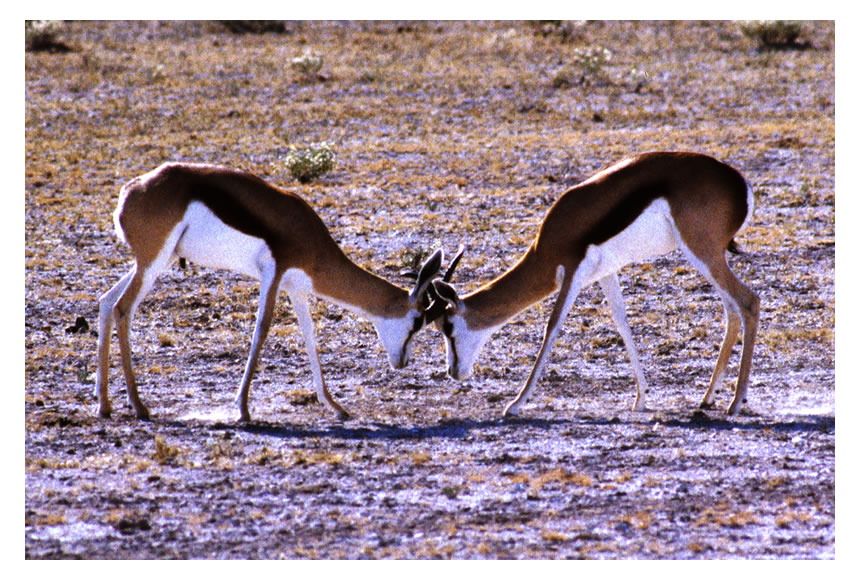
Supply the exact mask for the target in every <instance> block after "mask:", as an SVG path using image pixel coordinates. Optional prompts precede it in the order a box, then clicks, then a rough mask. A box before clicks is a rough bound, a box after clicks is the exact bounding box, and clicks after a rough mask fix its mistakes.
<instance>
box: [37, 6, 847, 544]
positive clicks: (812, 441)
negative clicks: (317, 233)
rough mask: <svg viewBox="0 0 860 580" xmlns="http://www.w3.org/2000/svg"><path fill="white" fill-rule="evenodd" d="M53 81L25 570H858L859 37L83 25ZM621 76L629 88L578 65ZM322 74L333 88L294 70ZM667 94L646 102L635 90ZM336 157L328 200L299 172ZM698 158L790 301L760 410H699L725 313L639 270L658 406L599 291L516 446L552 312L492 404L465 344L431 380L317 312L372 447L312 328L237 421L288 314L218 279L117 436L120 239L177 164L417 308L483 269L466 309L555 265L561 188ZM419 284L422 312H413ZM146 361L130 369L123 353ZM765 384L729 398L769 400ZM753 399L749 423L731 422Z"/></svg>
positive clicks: (634, 279) (158, 296) (701, 286)
mask: <svg viewBox="0 0 860 580" xmlns="http://www.w3.org/2000/svg"><path fill="white" fill-rule="evenodd" d="M60 38H61V40H62V42H63V43H64V44H65V45H66V46H67V47H68V48H70V49H71V50H70V51H67V52H61V51H55V52H33V53H27V54H26V60H25V63H26V192H25V195H26V255H25V259H26V281H25V293H26V301H25V309H26V328H25V347H26V361H25V365H26V368H25V377H26V384H25V393H24V395H25V398H24V405H25V421H26V435H25V446H26V447H25V454H26V461H25V481H26V498H25V514H24V515H25V546H26V556H27V558H171V557H175V558H277V557H285V558H341V557H344V558H359V557H369V558H448V557H453V558H833V557H834V554H835V552H834V545H835V500H834V470H835V465H834V450H835V406H834V387H835V378H834V316H835V296H834V255H835V245H834V215H835V214H834V200H835V195H834V149H835V144H834V132H835V122H834V116H835V94H834V52H835V49H834V27H833V24H832V23H828V22H821V23H816V24H814V25H809V26H808V28H807V32H806V35H805V39H804V40H805V41H806V42H807V43H808V45H807V46H806V47H805V48H796V49H792V50H780V51H767V50H759V49H758V48H757V47H756V45H755V44H754V43H753V42H752V41H751V40H750V39H748V38H745V37H744V36H742V35H741V34H740V33H739V31H738V28H737V26H736V25H735V24H734V23H730V22H724V23H692V22H677V23H647V22H643V23H622V22H615V23H600V22H589V23H563V24H561V25H559V24H553V23H545V24H534V23H468V24H463V23H430V22H422V23H408V22H402V23H393V22H392V23H305V24H296V23H291V24H288V26H287V31H286V33H284V34H276V33H267V34H259V35H258V34H244V35H242V34H233V33H230V32H228V31H226V30H225V29H224V27H222V26H220V25H219V24H217V23H183V24H168V23H104V24H103V23H94V22H88V23H66V24H64V25H63V28H62V34H61V37H60ZM595 46H599V47H605V48H607V49H609V50H610V51H611V53H612V58H611V60H610V61H608V63H605V64H603V65H602V66H599V67H598V68H597V69H596V70H583V69H581V68H578V66H577V62H576V57H575V50H576V49H577V48H581V47H595ZM305 50H311V51H314V52H317V53H319V54H321V55H322V56H323V57H324V61H325V64H324V66H323V69H322V71H321V75H320V76H319V77H315V78H310V79H303V78H300V77H299V76H297V74H296V73H294V72H293V71H292V70H291V68H290V65H289V62H290V60H291V59H292V58H293V57H296V56H299V55H300V54H301V53H302V52H303V51H305ZM634 69H635V71H634ZM316 141H328V142H330V143H331V144H332V145H333V146H334V148H335V150H336V151H337V153H338V165H337V167H336V169H335V170H334V171H333V172H332V173H330V174H328V175H326V176H325V177H324V178H322V179H321V180H318V181H316V182H312V183H310V184H307V185H300V184H298V183H295V182H294V181H293V180H291V178H290V176H289V174H288V172H287V171H286V169H285V168H284V167H283V165H282V162H281V161H282V159H283V156H284V154H285V152H286V151H287V150H288V147H289V144H291V143H292V144H299V145H303V144H308V143H311V142H316ZM652 149H684V150H694V151H700V152H704V153H708V154H711V155H714V156H716V157H718V158H720V159H723V160H725V161H727V162H729V163H730V164H732V165H734V166H735V167H737V168H738V169H739V170H741V171H742V172H743V173H744V174H745V175H746V176H747V177H748V179H749V181H750V182H751V183H752V184H753V186H754V189H755V192H756V196H757V204H758V207H757V211H756V217H755V220H754V221H753V223H752V224H751V226H750V227H749V228H748V229H747V230H746V231H745V232H744V233H743V234H742V235H741V236H740V238H739V242H740V243H741V245H742V247H743V248H744V249H745V250H746V254H744V255H742V256H739V257H734V258H732V264H733V266H734V267H735V268H736V270H737V271H738V273H739V275H740V276H741V278H743V279H744V280H746V281H748V283H749V285H750V286H751V287H752V288H753V289H754V290H755V291H756V292H757V293H758V294H759V295H760V296H761V298H762V320H761V330H760V340H759V342H758V345H757V349H756V358H755V364H754V369H753V376H752V386H751V391H750V397H749V405H748V408H747V409H748V410H747V411H746V412H745V413H743V414H742V415H740V416H738V417H732V418H726V417H725V416H723V415H722V413H721V410H719V409H718V410H714V411H708V412H706V413H703V412H699V411H696V404H697V401H698V399H699V398H700V397H701V395H702V393H703V391H704V388H705V385H706V381H707V379H708V377H709V373H710V370H711V368H712V365H713V363H714V361H715V358H716V354H717V349H718V347H719V342H720V339H721V333H722V311H721V307H720V305H719V301H718V299H717V298H716V296H715V294H714V292H713V291H712V290H711V289H710V287H709V286H708V285H707V283H706V282H705V281H704V280H703V279H702V278H700V277H699V276H698V275H697V274H696V273H695V272H694V271H693V269H692V268H691V267H690V266H688V265H687V264H686V263H684V262H683V260H682V259H681V257H680V256H679V255H677V254H671V255H669V256H667V257H665V258H661V259H658V260H655V261H654V262H653V263H649V264H643V265H636V266H631V267H628V268H626V269H624V270H623V271H622V275H621V279H622V286H623V287H624V291H625V295H626V297H627V304H628V311H629V316H630V319H631V324H632V326H633V329H634V335H635V337H636V340H637V342H638V344H639V345H640V352H641V354H642V357H643V359H644V360H643V362H644V364H645V370H646V374H647V375H648V377H649V378H650V380H651V382H652V383H653V385H654V388H653V389H652V393H651V396H650V409H651V410H649V411H647V412H642V413H634V412H632V411H629V410H628V408H629V406H630V405H631V404H632V402H633V392H634V385H633V379H632V374H631V369H630V366H629V363H628V360H627V357H626V354H625V352H624V349H623V345H622V344H621V341H620V339H619V337H618V334H617V332H616V331H615V330H614V328H613V326H612V322H611V320H610V318H609V315H608V312H607V308H606V306H605V302H604V301H603V298H602V296H601V295H600V293H599V291H598V290H597V289H596V288H595V289H589V290H587V291H586V292H584V293H583V295H582V296H581V297H580V298H579V299H578V302H577V306H576V307H575V308H574V311H573V313H572V314H571V316H570V317H569V320H568V321H567V324H566V325H565V329H564V332H563V334H562V336H561V338H560V339H559V341H558V342H557V343H556V346H555V348H554V351H553V355H552V359H551V362H550V364H549V365H548V367H547V370H546V373H545V376H544V378H543V379H542V380H541V382H540V385H539V388H538V390H537V393H536V395H535V397H534V398H533V400H532V402H531V403H530V404H529V405H528V406H527V407H526V408H525V410H524V418H523V419H521V420H517V421H513V422H505V421H502V420H501V419H500V415H501V411H502V409H503V407H504V404H505V402H506V401H507V400H509V399H510V398H511V397H512V396H513V395H514V394H515V392H516V390H517V388H518V386H519V384H520V383H521V382H522V381H523V380H524V379H525V376H526V374H527V372H528V370H529V368H530V364H531V362H532V360H533V357H534V355H535V353H536V351H537V347H538V344H539V340H540V336H541V333H542V325H543V323H544V321H545V319H546V316H547V314H548V307H549V305H548V304H543V305H541V306H540V307H537V308H534V309H532V310H531V311H529V312H527V313H525V314H524V315H522V316H521V317H519V318H518V319H516V320H515V321H514V322H512V323H511V324H509V325H507V326H505V327H504V328H503V329H502V330H501V331H500V332H499V333H498V334H497V335H496V336H495V337H494V338H493V339H492V340H491V341H490V342H489V344H488V345H487V347H486V348H485V350H484V353H483V355H482V356H481V358H480V359H479V365H478V370H477V374H476V375H475V376H474V377H473V378H471V379H470V380H468V381H465V382H462V383H457V382H454V381H452V380H451V379H449V378H447V377H446V375H445V373H444V364H443V345H442V340H441V336H440V335H439V334H438V333H437V332H436V331H435V330H429V329H428V330H426V331H425V332H424V333H423V334H422V335H421V336H420V337H419V339H418V344H417V346H416V352H415V356H414V360H413V362H412V363H411V365H410V366H409V367H408V368H407V369H405V370H404V371H400V372H397V371H392V370H390V369H389V368H388V367H387V364H386V362H385V356H384V353H383V352H382V348H381V346H380V345H379V344H378V343H377V341H376V338H375V335H374V333H373V331H372V328H371V327H370V325H369V324H368V323H366V322H365V321H362V320H359V319H358V318H356V317H354V316H353V315H351V314H349V313H347V312H345V311H343V310H341V309H340V308H338V307H336V306H333V305H329V304H326V303H323V302H317V303H316V305H315V318H316V320H317V321H318V331H319V337H320V343H321V357H322V361H323V365H324V371H325V373H326V376H327V379H328V382H329V385H330V388H331V390H332V392H333V394H334V396H335V397H336V398H337V399H338V400H339V401H341V402H342V403H343V404H344V405H345V406H346V407H347V408H348V409H349V410H350V411H351V412H352V413H353V415H354V417H355V418H354V419H352V420H350V421H348V422H345V423H341V422H338V421H336V420H334V419H333V417H332V416H330V414H329V413H328V412H327V411H326V409H325V408H323V407H322V406H321V405H319V404H317V403H316V401H315V400H314V397H313V395H312V391H311V387H310V374H309V365H308V361H307V356H306V354H305V352H304V350H303V347H302V342H301V338H300V336H299V331H298V328H297V325H296V324H295V318H294V316H293V313H292V311H291V309H290V307H289V304H288V301H287V300H286V298H284V299H283V300H282V301H281V303H280V304H279V306H278V310H277V322H276V325H275V327H274V329H273V332H272V334H271V335H270V338H269V341H268V342H267V344H266V348H265V350H264V353H263V361H262V364H261V366H260V370H259V373H258V376H257V378H256V380H255V382H254V387H253V391H252V401H253V403H252V413H253V415H254V418H255V420H254V421H253V422H252V423H251V424H250V425H240V424H238V423H237V422H236V420H235V419H236V414H237V411H236V409H235V408H234V407H233V405H232V397H233V394H234V390H235V387H236V385H237V383H238V380H239V377H240V375H241V370H242V365H243V363H244V358H245V356H246V353H247V349H248V343H249V341H250V333H251V328H252V325H253V317H254V312H255V308H256V286H255V284H254V283H253V282H252V281H250V280H247V279H243V278H241V277H239V276H235V275H232V274H229V273H223V272H211V271H203V270H200V269H198V268H196V267H194V266H193V265H190V266H189V267H188V268H186V269H185V270H180V269H178V268H176V269H174V270H172V271H171V272H169V273H168V274H166V275H165V276H164V277H163V278H162V279H161V281H160V282H159V283H158V284H157V285H156V288H155V290H154V291H153V293H152V294H151V295H150V297H149V299H148V300H147V301H146V302H145V303H144V304H143V305H142V306H141V308H140V310H139V312H138V315H137V317H136V320H135V324H134V330H133V340H134V344H135V364H136V368H137V371H138V375H139V379H140V381H141V393H142V396H143V399H144V401H145V402H147V403H148V404H149V406H150V410H151V411H152V413H153V420H152V421H151V422H140V421H136V420H135V419H134V418H133V416H132V414H131V412H130V410H129V409H128V407H127V406H126V405H125V396H124V383H123V381H122V377H121V373H120V372H119V368H118V363H117V361H116V360H114V364H113V369H112V376H111V379H112V380H111V385H112V395H113V400H114V403H115V413H114V417H113V418H111V419H109V420H103V419H99V418H97V417H95V399H94V397H93V394H92V389H93V378H94V369H95V360H96V336H95V335H94V333H93V332H92V331H83V332H78V333H72V332H68V331H67V329H70V327H74V326H75V321H76V319H77V318H78V317H83V318H85V319H86V320H87V321H88V323H89V324H90V325H91V326H93V327H94V326H95V322H96V319H97V298H98V296H99V294H101V293H102V292H104V291H105V290H107V288H109V287H110V286H111V285H112V284H114V283H115V281H116V280H117V279H118V278H119V277H120V276H121V275H122V274H123V273H124V272H125V271H126V270H127V268H128V267H129V266H128V263H129V254H128V252H127V249H126V248H124V247H123V246H122V245H121V243H120V242H119V241H118V240H117V239H116V236H115V234H114V232H113V227H112V223H111V212H112V211H113V208H114V206H115V203H116V197H117V192H118V190H119V187H120V186H121V185H122V183H123V182H124V181H126V180H128V179H129V178H131V177H133V176H135V175H138V174H141V173H143V172H145V171H148V170H149V169H152V168H153V167H155V166H156V165H158V164H160V163H161V162H163V161H166V160H189V161H202V162H214V163H221V164H227V165H231V166H235V167H241V168H244V169H247V170H251V171H253V172H256V173H258V174H260V175H262V176H265V177H266V178H267V179H270V180H271V181H273V182H275V183H278V184H281V185H283V186H285V187H289V188H292V189H294V190H295V191H297V192H299V193H300V194H301V195H303V196H304V197H305V198H306V199H307V200H308V201H309V202H310V203H311V204H312V205H313V206H314V207H315V208H316V209H317V210H318V212H319V213H320V215H321V216H322V218H323V220H324V221H325V222H326V224H327V225H328V226H329V228H330V229H331V231H332V233H333V235H334V236H335V238H336V239H337V240H338V241H339V243H341V245H342V246H343V247H344V249H345V251H346V252H347V254H349V255H350V256H351V257H352V258H353V259H354V260H355V261H356V262H358V263H359V264H362V265H363V266H365V267H367V268H368V269H371V270H373V271H374V272H376V273H378V274H380V275H383V276H386V277H387V278H389V279H391V280H395V281H396V280H397V275H398V272H399V271H400V269H401V268H402V267H403V266H404V265H405V264H407V263H408V262H409V260H410V259H411V257H412V256H414V255H415V254H416V253H420V252H424V251H427V250H428V249H430V248H432V247H434V246H435V245H441V246H442V247H444V248H445V249H447V250H449V251H450V250H453V249H454V248H456V246H457V245H458V244H459V243H464V244H466V246H467V248H468V250H467V254H466V256H465V258H464V260H463V263H462V264H461V267H460V271H459V272H458V275H457V279H456V281H457V283H458V285H459V287H460V288H461V289H463V290H470V289H474V288H476V287H478V286H479V285H480V284H482V283H484V282H486V281H488V280H490V279H491V278H492V277H493V276H495V275H497V274H499V273H501V272H502V271H503V270H504V269H506V268H507V267H509V266H510V265H511V264H513V263H514V261H515V260H516V259H517V258H518V256H519V255H520V254H521V253H522V252H523V251H524V249H525V248H526V246H527V245H528V243H529V241H530V240H531V239H532V237H533V236H534V234H535V232H536V228H537V224H538V223H539V222H540V219H541V218H542V216H543V214H544V213H545V211H546V210H547V208H548V207H549V205H550V204H551V202H552V201H553V200H554V199H555V198H556V197H557V196H558V195H559V194H560V193H561V192H562V191H564V189H565V188H566V187H567V186H569V185H571V184H573V183H576V182H577V181H578V180H580V179H582V178H584V177H587V176H588V175H590V174H591V173H592V172H594V171H596V170H597V169H599V168H601V167H602V166H605V165H607V164H609V163H612V162H614V161H617V160H618V159H620V158H622V157H623V156H625V155H628V154H630V153H633V152H640V151H645V150H652ZM404 285H405V283H404ZM114 353H115V354H116V345H114ZM736 364H737V360H736V359H733V362H732V365H731V367H730V373H734V372H736ZM729 387H730V385H727V388H726V389H724V390H722V391H721V392H720V393H719V394H718V404H719V405H720V406H721V407H724V406H725V405H727V404H728V402H729V398H730V388H729Z"/></svg>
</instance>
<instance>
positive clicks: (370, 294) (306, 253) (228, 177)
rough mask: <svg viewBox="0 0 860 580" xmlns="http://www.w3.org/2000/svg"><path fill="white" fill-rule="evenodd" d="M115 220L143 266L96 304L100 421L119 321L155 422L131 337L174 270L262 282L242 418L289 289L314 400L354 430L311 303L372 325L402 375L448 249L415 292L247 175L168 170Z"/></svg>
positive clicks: (239, 397) (241, 395) (132, 187)
mask: <svg viewBox="0 0 860 580" xmlns="http://www.w3.org/2000/svg"><path fill="white" fill-rule="evenodd" d="M113 217H114V224H115V227H116V232H117V234H118V235H119V237H120V239H121V240H123V241H124V242H126V243H127V244H128V245H129V247H130V248H131V251H132V253H133V255H134V266H133V267H132V269H131V270H130V271H129V272H128V273H127V274H126V275H125V276H123V277H122V279H121V280H120V281H119V282H117V283H116V285H114V286H113V287H112V288H111V289H110V290H108V291H107V292H106V293H105V294H104V295H103V296H102V297H101V299H100V300H99V347H98V348H99V350H98V357H99V365H98V372H97V380H96V394H97V396H98V401H99V415H101V416H102V417H109V416H110V413H111V404H110V399H109V395H108V370H109V357H110V341H111V331H112V326H113V323H114V321H116V324H117V335H118V338H119V347H120V356H121V358H122V367H123V372H124V374H125V380H126V384H127V388H128V401H129V403H130V405H131V406H132V407H133V408H134V411H135V413H136V415H137V417H138V418H140V419H147V418H148V417H149V411H148V410H147V408H146V406H145V405H144V404H143V403H142V402H141V400H140V397H139V396H138V391H137V383H136V381H135V375H134V371H133V369H132V362H131V347H130V344H129V326H130V324H131V321H132V318H133V316H134V312H135V310H136V308H137V306H138V304H140V302H141V300H143V298H144V297H145V296H146V294H147V293H148V292H149V291H150V289H151V288H152V285H153V283H154V282H155V279H156V278H157V277H158V275H159V274H161V273H162V272H163V271H164V270H165V269H166V268H167V267H168V266H169V265H171V264H172V263H173V262H174V261H176V260H180V261H182V260H188V261H191V262H194V263H196V264H198V265H200V266H208V267H213V268H223V269H228V270H232V271H235V272H239V273H241V274H245V275H248V276H251V277H253V278H256V279H258V280H260V302H259V306H258V309H257V320H256V325H255V327H254V336H253V339H252V340H251V350H250V354H249V355H248V361H247V363H246V365H245V371H244V374H243V375H242V382H241V383H240V385H239V389H238V392H237V394H236V403H237V404H238V406H239V412H240V418H241V420H242V421H249V420H250V418H251V415H250V412H249V410H248V399H249V393H250V387H251V379H252V378H253V376H254V370H255V368H256V366H257V360H258V358H259V355H260V350H261V348H262V346H263V342H264V341H265V339H266V335H267V333H268V331H269V326H270V325H271V322H272V314H273V311H274V306H275V300H276V298H277V296H278V294H279V292H280V290H282V289H284V290H286V291H287V294H288V295H289V297H290V301H291V302H292V305H293V308H294V309H295V311H296V317H297V318H298V322H299V326H300V327H301V332H302V335H303V337H304V341H305V347H306V349H307V352H308V355H309V356H310V362H311V370H312V374H313V383H314V387H315V390H316V394H317V398H318V399H319V400H320V401H321V402H323V403H324V404H325V405H327V406H328V407H329V408H330V409H331V410H332V411H334V412H335V413H337V415H338V417H339V418H341V419H346V418H348V417H349V414H348V413H347V412H346V411H345V410H344V409H343V407H341V406H340V405H339V404H338V403H337V402H336V401H335V400H334V399H333V398H332V397H331V395H330V394H329V392H328V389H327V387H326V384H325V380H324V379H323V375H322V369H321V366H320V361H319V354H318V352H317V347H316V339H315V336H314V323H313V320H312V318H311V313H310V307H309V303H308V298H309V295H311V294H313V295H316V296H320V297H323V298H326V299H329V300H331V301H332V302H334V303H336V304H338V305H341V306H343V307H345V308H347V309H350V310H352V311H354V312H356V313H357V314H359V315H362V316H364V317H366V318H367V319H369V320H370V321H371V322H372V323H373V325H374V327H375V328H376V332H377V334H378V335H379V338H380V340H381V342H382V344H383V345H384V346H385V349H386V350H387V352H388V361H389V363H390V364H391V366H392V367H394V368H402V367H404V366H405V365H406V363H407V362H408V359H409V354H410V348H411V345H410V341H411V339H412V337H413V336H414V335H415V333H416V332H417V331H418V330H420V329H421V327H422V326H424V324H425V321H424V311H425V309H426V305H427V298H426V292H427V289H428V286H429V284H430V282H431V280H432V278H433V277H434V276H436V274H437V273H438V272H439V269H440V267H441V264H442V258H443V256H442V252H441V250H437V251H436V253H434V254H433V255H432V256H431V257H430V258H428V259H427V261H426V262H425V263H424V264H423V266H422V268H421V271H420V273H419V274H418V275H417V277H416V282H415V285H414V287H413V288H412V290H411V291H409V292H407V291H406V290H403V289H402V288H398V287H397V286H395V285H393V284H390V283H389V282H387V281H385V280H383V279H382V278H380V277H378V276H376V275H374V274H372V273H370V272H368V271H367V270H364V269H363V268H361V267H359V266H358V265H356V264H355V263H353V262H352V261H351V260H350V259H349V258H347V257H346V255H345V254H344V253H343V251H342V250H341V249H340V247H338V245H337V243H336V242H335V241H334V240H333V239H332V237H331V234H330V233H329V231H328V229H327V228H326V226H325V225H324V224H323V222H322V220H321V219H320V217H319V216H318V215H317V214H316V213H315V212H314V210H313V209H311V207H310V205H308V204H307V203H306V202H305V201H304V200H303V199H301V198H300V197H298V196H297V195H294V194H292V193H288V192H285V191H283V190H281V189H279V188H277V187H275V186H273V185H270V184H268V183H266V182H265V181H263V180H262V179H260V178H259V177H256V176H254V175H251V174H249V173H245V172H242V171H236V170H232V169H228V168H224V167H218V166H213V165H198V164H188V163H166V164H164V165H161V166H160V167H158V168H156V169H155V170H153V171H151V172H149V173H146V174H144V175H141V176H140V177H137V178H135V179H132V180H131V181H129V182H128V183H127V184H125V185H124V186H123V188H122V189H121V191H120V195H119V203H118V206H117V209H116V211H115V212H114V214H113ZM453 265H455V264H452V266H453ZM452 270H453V268H449V271H448V273H447V274H446V276H445V278H446V279H450V276H451V271H452Z"/></svg>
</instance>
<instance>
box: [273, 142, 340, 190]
mask: <svg viewBox="0 0 860 580" xmlns="http://www.w3.org/2000/svg"><path fill="white" fill-rule="evenodd" d="M334 163H335V154H334V151H332V149H331V146H330V145H329V144H328V143H315V144H312V145H310V146H309V147H302V148H298V147H296V146H295V145H290V151H289V153H287V156H286V158H285V159H284V164H285V165H286V166H287V169H288V170H289V172H290V175H292V176H293V177H294V178H296V179H298V180H299V181H300V182H302V183H307V182H309V181H311V180H313V179H316V178H317V177H319V176H321V175H323V174H324V173H328V172H329V171H331V170H332V169H334Z"/></svg>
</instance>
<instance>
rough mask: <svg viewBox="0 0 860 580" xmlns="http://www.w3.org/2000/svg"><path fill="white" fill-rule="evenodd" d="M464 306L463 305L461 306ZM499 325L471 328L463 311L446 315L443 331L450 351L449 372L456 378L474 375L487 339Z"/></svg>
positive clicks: (466, 377)
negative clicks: (478, 328)
mask: <svg viewBox="0 0 860 580" xmlns="http://www.w3.org/2000/svg"><path fill="white" fill-rule="evenodd" d="M461 308H462V307H461ZM498 328H499V327H498V326H495V327H490V328H482V329H480V330H471V329H470V328H469V326H468V325H467V324H466V319H465V317H464V316H463V315H462V312H458V313H457V314H451V315H445V318H444V319H443V321H442V331H443V333H444V334H445V345H446V349H447V353H448V374H449V375H450V376H451V378H453V379H455V380H458V381H460V380H463V379H468V378H469V377H470V376H472V371H473V370H474V368H475V361H476V360H477V358H478V355H479V354H481V349H482V348H483V347H484V344H486V342H487V340H488V339H489V338H490V337H491V336H492V335H493V333H494V332H495V331H496V330H498Z"/></svg>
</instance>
